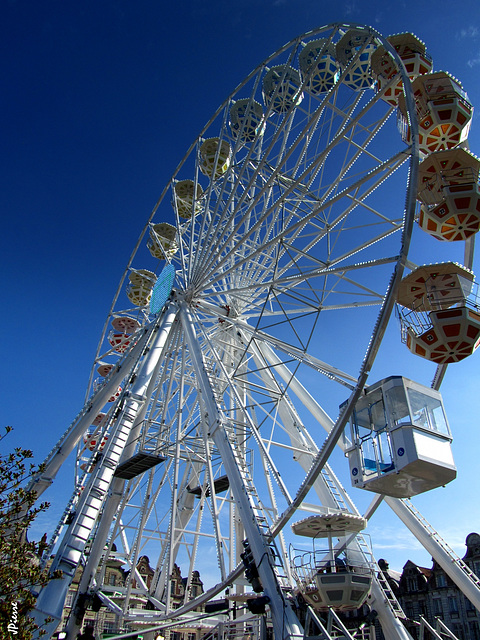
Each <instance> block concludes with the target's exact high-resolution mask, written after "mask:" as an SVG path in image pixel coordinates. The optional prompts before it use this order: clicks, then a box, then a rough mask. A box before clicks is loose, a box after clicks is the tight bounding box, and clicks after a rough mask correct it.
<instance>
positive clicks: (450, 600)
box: [448, 596, 458, 615]
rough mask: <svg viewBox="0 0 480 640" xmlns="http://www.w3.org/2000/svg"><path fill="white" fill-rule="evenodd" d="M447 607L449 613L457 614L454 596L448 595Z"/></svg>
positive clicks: (456, 602)
mask: <svg viewBox="0 0 480 640" xmlns="http://www.w3.org/2000/svg"><path fill="white" fill-rule="evenodd" d="M448 609H449V611H450V613H451V614H456V615H458V600H457V598H456V597H455V596H448Z"/></svg>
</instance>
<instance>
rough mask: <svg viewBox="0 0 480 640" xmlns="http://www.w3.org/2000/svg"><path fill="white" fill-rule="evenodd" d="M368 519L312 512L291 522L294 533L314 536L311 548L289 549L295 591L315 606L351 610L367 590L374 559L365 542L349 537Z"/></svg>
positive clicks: (359, 605)
mask: <svg viewBox="0 0 480 640" xmlns="http://www.w3.org/2000/svg"><path fill="white" fill-rule="evenodd" d="M366 526H367V521H366V520H365V518H362V517H361V516H357V515H355V514H352V513H348V512H339V513H327V514H323V515H314V516H309V517H308V518H305V519H304V520H300V521H299V522H296V523H295V524H293V525H292V530H293V532H294V533H295V535H300V536H305V537H308V538H313V548H312V551H305V550H302V551H300V550H298V549H291V551H290V564H291V569H292V574H293V576H294V577H295V580H296V582H297V586H298V590H299V592H300V593H301V595H302V597H303V598H304V599H305V601H306V602H307V603H308V604H309V605H310V606H312V607H313V608H314V609H317V610H319V611H327V610H328V609H329V608H333V609H336V610H337V611H351V610H354V609H358V608H359V607H361V606H362V604H363V603H364V602H365V600H366V599H367V597H368V594H369V593H370V589H371V586H372V579H373V562H372V556H371V553H370V550H368V552H367V551H366V545H365V544H364V545H362V547H361V548H360V547H359V545H358V544H356V542H355V541H353V543H352V536H355V534H357V533H359V532H360V531H362V530H363V529H364V528H365V527H366Z"/></svg>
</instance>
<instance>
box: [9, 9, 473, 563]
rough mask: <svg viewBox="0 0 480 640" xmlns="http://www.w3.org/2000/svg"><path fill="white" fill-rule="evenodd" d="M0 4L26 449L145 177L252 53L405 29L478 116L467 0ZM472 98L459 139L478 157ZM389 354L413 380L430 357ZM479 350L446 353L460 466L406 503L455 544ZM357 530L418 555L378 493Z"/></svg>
mask: <svg viewBox="0 0 480 640" xmlns="http://www.w3.org/2000/svg"><path fill="white" fill-rule="evenodd" d="M1 14H2V17H1V20H0V50H1V53H0V57H1V60H2V64H1V67H0V90H1V95H0V121H1V135H2V141H1V148H2V153H1V156H0V162H1V167H0V176H1V177H0V180H1V188H0V212H1V220H2V222H1V233H0V242H1V254H0V255H1V269H2V285H3V286H2V294H3V295H2V298H3V305H2V306H3V313H2V318H1V323H2V337H3V340H2V351H3V353H2V356H3V357H2V365H1V377H2V379H1V389H2V391H1V394H2V398H1V402H0V412H1V424H2V425H3V424H11V425H13V426H14V428H15V431H14V433H13V434H11V435H10V436H9V439H8V440H7V441H6V442H4V445H3V446H4V447H5V448H6V447H7V445H10V446H12V447H13V446H16V445H23V446H28V447H30V448H32V449H33V450H34V453H35V455H36V459H37V460H38V461H41V460H42V459H43V458H44V457H45V455H46V454H47V453H48V451H49V450H50V449H51V447H52V446H53V445H54V444H55V442H56V441H57V440H58V438H59V437H60V435H61V434H62V433H63V431H64V430H65V429H66V427H67V426H68V424H69V423H70V422H71V420H72V419H73V418H74V416H75V415H76V413H77V412H78V410H79V409H80V407H81V406H82V404H83V399H84V393H85V388H86V383H87V379H88V374H89V370H90V366H91V361H92V358H93V356H94V353H95V349H96V345H97V341H98V337H99V334H100V331H101V328H102V326H103V323H104V319H105V316H106V313H107V311H108V309H109V306H110V302H111V299H112V297H113V294H114V292H115V289H116V286H117V283H118V280H119V278H120V276H121V273H122V272H123V269H124V267H125V264H126V261H127V259H128V257H129V255H130V252H131V250H132V248H133V245H134V243H135V242H136V239H137V237H138V235H139V232H140V230H141V228H142V227H143V225H144V222H145V220H146V217H147V216H148V215H149V213H150V211H151V209H152V208H153V206H154V204H155V202H156V200H157V198H158V196H159V195H160V192H161V190H162V189H163V187H164V185H165V183H166V182H167V180H168V179H169V177H170V175H171V174H172V173H173V170H174V168H175V166H176V165H177V163H178V162H179V161H180V160H181V159H182V157H183V155H184V154H185V152H186V150H187V148H188V146H189V145H190V143H191V142H192V141H193V139H194V138H195V137H196V136H197V134H198V133H199V131H200V130H201V129H202V127H203V125H204V124H205V123H206V122H207V121H208V119H209V118H210V116H211V115H212V113H213V112H214V110H215V109H216V108H217V106H218V105H219V104H220V103H221V102H222V101H223V100H224V99H225V98H226V96H227V95H228V94H229V93H230V92H231V91H232V90H233V88H234V87H235V86H236V85H237V84H238V83H239V82H240V81H241V80H242V79H243V78H244V77H245V76H246V75H247V74H248V73H249V72H250V71H251V70H252V69H253V68H254V67H256V66H257V65H258V64H259V63H260V62H261V61H262V60H263V59H264V58H266V57H267V56H268V55H269V54H271V53H273V52H274V51H275V50H276V49H278V48H279V47H280V46H281V45H283V44H284V43H285V42H287V41H289V40H291V39H292V38H294V37H295V36H297V35H299V34H301V33H303V32H305V31H308V30H310V29H312V28H314V27H318V26H321V25H325V24H328V23H331V22H344V21H348V22H358V23H361V24H368V25H371V26H373V27H375V28H376V29H378V30H379V31H380V32H381V33H382V34H383V35H390V34H392V33H398V32H402V31H411V32H413V33H415V34H416V35H417V36H418V37H419V38H421V39H422V40H424V41H425V42H426V44H427V48H428V51H429V53H430V54H431V55H432V57H433V59H434V65H435V70H445V71H449V72H450V73H452V74H453V75H454V76H456V77H457V78H459V79H460V80H461V81H462V82H463V85H464V88H465V89H466V91H467V92H468V94H469V97H470V99H471V101H472V102H473V104H474V105H476V106H477V109H478V110H479V112H478V113H480V83H479V81H478V77H479V73H480V5H479V3H478V0H465V2H463V3H461V4H458V5H454V3H451V2H450V0H439V1H438V2H436V3H435V4H431V3H430V4H425V3H423V4H422V3H418V2H416V1H412V0H408V1H403V2H402V0H399V1H396V2H393V1H390V2H388V1H385V2H381V1H379V0H374V1H371V2H359V1H356V0H338V1H337V2H329V3H327V2H323V1H319V0H296V1H292V0H263V1H262V0H243V1H242V2H237V3H234V2H228V1H227V2H225V1H223V2H221V1H218V0H213V1H210V2H208V1H203V2H201V1H193V0H186V1H181V0H180V1H178V2H169V3H166V2H159V1H154V0H150V1H147V0H136V1H135V2H133V0H130V1H128V0H118V1H115V0H95V1H93V0H81V1H80V2H78V1H74V0H44V1H43V2H38V1H37V0H4V2H3V3H2V11H1ZM478 113H477V114H476V115H475V117H474V121H473V124H472V130H471V134H470V137H469V140H470V147H471V150H472V151H473V152H474V153H476V154H477V155H480V122H479V116H478ZM477 254H478V252H477ZM425 261H426V262H427V261H433V260H431V259H430V260H425ZM475 262H476V265H477V269H476V270H477V277H480V259H479V258H478V255H477V257H476V261H475ZM392 344H393V343H392ZM392 349H395V350H398V352H400V351H402V349H404V347H402V345H401V344H399V343H397V342H395V346H394V347H392ZM392 357H393V356H392ZM394 357H395V358H397V357H398V358H402V359H403V358H405V368H406V369H407V371H406V372H405V375H409V376H410V377H416V378H417V379H419V381H420V382H424V383H426V384H429V383H430V381H431V377H432V375H433V371H434V368H433V367H430V366H428V367H427V366H426V365H425V363H423V362H421V361H420V359H418V358H417V359H416V358H415V357H414V356H410V354H406V355H405V356H404V355H403V352H402V355H401V356H400V355H399V356H397V353H396V352H395V356H394ZM479 358H480V355H479V354H478V353H477V354H475V355H474V356H472V357H471V358H470V359H469V360H466V361H464V362H462V363H459V364H457V365H456V366H452V367H450V369H449V372H448V374H447V377H446V380H445V383H444V386H443V387H442V393H443V394H444V397H445V402H446V405H447V410H448V414H449V418H450V423H451V426H452V430H453V432H454V436H455V442H454V455H455V458H456V461H457V464H458V468H459V477H458V479H457V480H456V481H455V483H453V484H451V485H449V486H448V487H447V488H445V489H441V490H439V491H436V492H433V493H430V494H426V495H424V496H421V497H419V498H418V499H417V500H415V504H416V505H417V506H418V508H419V509H420V510H421V511H422V512H423V513H424V514H425V515H426V516H427V518H428V519H429V520H430V522H431V523H432V524H433V525H434V526H435V527H436V528H437V529H438V530H439V531H440V533H441V534H442V535H444V536H445V538H446V539H447V541H448V542H449V543H450V544H451V545H452V546H454V548H455V550H456V551H457V552H458V553H460V554H462V555H463V552H464V540H465V537H466V535H467V534H468V533H469V532H471V531H477V532H480V511H479V506H478V503H479V501H478V479H477V478H478V472H477V470H478V445H479V442H480V433H479V431H480V424H479V422H480V421H479V417H478V415H479V410H480V400H479V397H480V385H479V382H480V376H479V373H478V371H479V363H480V360H479ZM413 360H414V361H415V362H413ZM402 362H403V360H402ZM393 373H403V371H400V370H396V371H394V372H393ZM415 373H418V375H415ZM71 479H72V471H71V469H70V470H64V471H62V474H61V475H60V482H57V483H56V488H55V489H54V491H53V492H52V494H51V495H50V496H49V497H50V499H51V500H53V502H54V504H53V505H52V508H51V509H50V514H49V518H50V521H51V523H53V522H54V521H56V518H57V517H58V515H59V514H60V513H61V511H62V510H63V502H64V501H66V498H67V496H68V495H69V493H70V491H71V485H70V484H69V483H70V481H71ZM359 493H361V492H359V491H355V492H354V493H353V495H354V497H355V499H357V496H358V494H359ZM45 526H47V525H45ZM48 526H50V525H48ZM369 530H370V532H371V533H372V537H373V539H374V551H375V554H376V556H377V557H381V556H384V557H386V558H387V559H390V561H391V566H392V567H394V568H401V566H402V565H403V563H404V562H405V561H406V560H407V558H410V559H412V560H414V561H416V562H418V563H420V564H424V565H429V562H430V559H429V557H428V555H427V553H426V552H425V551H423V550H418V549H416V548H415V547H416V543H415V541H412V539H410V538H408V537H405V536H404V534H403V530H402V528H401V527H398V526H397V523H396V520H395V519H394V517H393V516H392V515H390V513H389V512H388V510H387V509H386V507H382V508H381V509H380V510H379V511H378V513H377V514H376V516H375V518H374V520H373V521H372V523H371V525H370V527H369ZM40 535H41V534H40Z"/></svg>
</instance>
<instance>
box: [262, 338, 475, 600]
mask: <svg viewBox="0 0 480 640" xmlns="http://www.w3.org/2000/svg"><path fill="white" fill-rule="evenodd" d="M261 351H262V354H263V355H264V356H265V357H266V358H267V359H268V360H269V362H270V363H271V364H272V365H273V366H275V368H276V371H277V372H278V373H279V375H280V376H281V377H282V378H283V379H284V381H285V382H287V383H288V384H289V387H290V388H291V389H292V391H293V392H294V393H295V394H296V395H297V397H299V398H300V399H301V401H302V402H303V403H304V405H305V407H307V408H308V409H309V410H310V412H311V413H312V415H313V416H314V417H315V418H316V419H317V420H318V421H319V422H320V424H322V426H324V428H325V429H326V430H327V431H330V430H331V428H332V426H333V421H330V422H329V418H328V416H326V414H325V413H324V412H323V410H322V409H321V407H320V406H319V405H318V403H317V401H316V400H315V399H314V398H313V397H312V396H311V395H310V394H309V393H308V391H306V389H305V388H304V387H303V386H302V385H301V384H300V383H299V382H298V380H296V379H295V378H294V377H293V376H292V374H291V372H290V371H289V370H288V368H287V367H286V366H285V365H282V364H281V363H280V362H279V359H278V358H276V357H275V355H274V354H273V352H272V350H271V349H270V348H269V347H268V345H266V344H263V345H262V347H261ZM338 444H339V446H341V442H340V441H339V443H338ZM383 498H384V497H383V496H380V495H378V496H377V497H376V498H375V499H374V500H373V502H372V505H371V506H370V508H369V510H368V512H367V513H366V514H365V517H366V518H367V520H368V519H369V518H370V517H371V516H372V515H373V513H374V511H375V510H376V508H377V507H378V505H379V504H380V502H381V501H382V499H383ZM384 499H385V502H386V503H387V504H388V505H389V507H390V508H391V509H392V510H393V511H394V512H395V514H396V515H397V516H398V517H399V518H400V520H401V521H402V522H403V523H404V524H405V526H406V527H407V528H408V529H409V530H410V531H411V532H412V533H413V535H414V536H415V537H416V538H417V539H418V540H419V542H420V543H421V544H422V545H423V547H424V548H425V549H426V550H427V551H428V552H429V553H430V554H431V555H432V557H433V558H434V559H435V560H436V561H437V562H438V564H439V565H440V566H441V567H442V568H443V569H444V571H445V572H446V573H447V575H448V576H449V577H450V578H451V579H452V580H453V581H454V582H455V584H456V585H457V586H458V588H459V589H460V590H461V591H462V592H463V593H464V594H465V596H466V597H467V598H468V599H469V600H470V601H471V602H472V603H473V604H474V605H475V607H476V608H477V609H479V610H480V580H479V579H478V577H477V576H476V575H475V574H474V573H473V572H472V571H470V569H469V568H468V566H467V565H466V564H465V563H464V562H463V561H462V560H461V559H460V558H458V557H457V556H456V555H455V554H453V552H452V551H451V549H449V548H448V546H447V545H446V543H445V542H443V541H442V540H441V538H440V536H439V535H438V534H437V533H436V532H435V531H434V530H433V528H432V527H431V526H430V525H428V524H427V523H426V520H425V519H424V518H423V517H422V516H421V515H420V514H419V513H418V511H416V510H413V509H412V508H409V506H408V503H406V502H405V501H403V500H400V499H397V498H387V497H385V498H384Z"/></svg>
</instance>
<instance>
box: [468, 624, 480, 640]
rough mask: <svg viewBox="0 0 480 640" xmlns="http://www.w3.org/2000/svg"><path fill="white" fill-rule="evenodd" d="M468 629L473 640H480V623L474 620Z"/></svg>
mask: <svg viewBox="0 0 480 640" xmlns="http://www.w3.org/2000/svg"><path fill="white" fill-rule="evenodd" d="M468 627H469V629H470V637H471V638H472V640H480V629H479V628H478V622H477V621H476V620H473V621H472V622H469V623H468Z"/></svg>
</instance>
